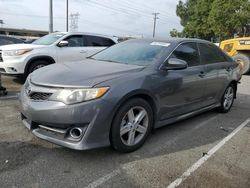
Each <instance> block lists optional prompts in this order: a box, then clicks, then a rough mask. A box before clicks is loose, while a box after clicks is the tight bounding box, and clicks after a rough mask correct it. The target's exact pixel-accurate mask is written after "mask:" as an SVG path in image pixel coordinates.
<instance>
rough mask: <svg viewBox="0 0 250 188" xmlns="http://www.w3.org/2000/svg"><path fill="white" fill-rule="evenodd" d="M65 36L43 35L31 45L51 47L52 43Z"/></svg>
mask: <svg viewBox="0 0 250 188" xmlns="http://www.w3.org/2000/svg"><path fill="white" fill-rule="evenodd" d="M64 35H65V34H62V33H52V34H49V35H45V36H43V37H41V38H39V39H37V40H35V41H34V42H33V43H32V44H37V45H51V44H53V43H54V42H56V41H57V40H58V39H60V38H61V37H63V36H64Z"/></svg>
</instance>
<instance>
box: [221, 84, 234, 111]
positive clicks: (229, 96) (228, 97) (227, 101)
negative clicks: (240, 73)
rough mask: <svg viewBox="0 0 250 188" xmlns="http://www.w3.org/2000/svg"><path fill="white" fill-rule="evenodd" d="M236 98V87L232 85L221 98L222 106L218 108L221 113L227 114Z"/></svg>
mask: <svg viewBox="0 0 250 188" xmlns="http://www.w3.org/2000/svg"><path fill="white" fill-rule="evenodd" d="M234 97H235V86H234V85H233V84H230V85H229V86H228V87H227V89H226V90H225V92H224V94H223V96H222V98H221V106H220V107H219V108H218V110H219V112H221V113H227V112H229V110H230V109H231V107H232V105H233V102H234Z"/></svg>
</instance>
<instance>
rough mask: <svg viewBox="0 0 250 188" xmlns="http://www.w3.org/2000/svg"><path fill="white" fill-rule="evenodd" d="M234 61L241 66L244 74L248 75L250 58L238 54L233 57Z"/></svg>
mask: <svg viewBox="0 0 250 188" xmlns="http://www.w3.org/2000/svg"><path fill="white" fill-rule="evenodd" d="M233 59H234V60H235V61H236V62H237V63H239V64H241V66H242V74H247V73H248V72H249V71H250V57H249V55H247V54H243V53H238V54H237V55H235V56H233Z"/></svg>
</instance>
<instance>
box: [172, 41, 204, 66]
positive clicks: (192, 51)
mask: <svg viewBox="0 0 250 188" xmlns="http://www.w3.org/2000/svg"><path fill="white" fill-rule="evenodd" d="M170 58H177V59H181V60H184V61H186V62H187V64H188V66H189V67H192V66H197V65H200V60H199V53H198V47H197V44H196V43H194V42H187V43H183V44H181V45H179V46H178V47H177V48H176V49H175V50H174V51H173V53H172V54H171V56H170Z"/></svg>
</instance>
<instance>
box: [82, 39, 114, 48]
mask: <svg viewBox="0 0 250 188" xmlns="http://www.w3.org/2000/svg"><path fill="white" fill-rule="evenodd" d="M86 38H87V45H88V46H96V47H98V46H103V47H106V46H112V45H114V44H115V43H114V41H112V40H110V39H108V38H103V37H98V36H86Z"/></svg>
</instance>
